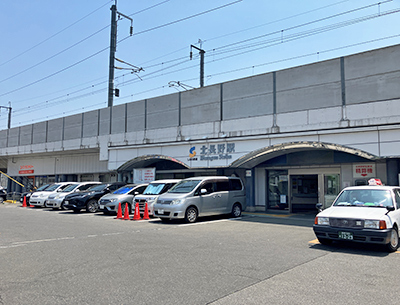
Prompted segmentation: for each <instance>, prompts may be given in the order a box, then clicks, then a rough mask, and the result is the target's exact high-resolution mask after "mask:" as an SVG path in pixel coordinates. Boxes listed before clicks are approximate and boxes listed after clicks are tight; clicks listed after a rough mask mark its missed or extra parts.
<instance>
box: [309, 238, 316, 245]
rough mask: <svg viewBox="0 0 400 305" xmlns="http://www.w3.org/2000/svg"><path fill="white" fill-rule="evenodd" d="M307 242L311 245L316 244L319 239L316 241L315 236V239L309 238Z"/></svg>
mask: <svg viewBox="0 0 400 305" xmlns="http://www.w3.org/2000/svg"><path fill="white" fill-rule="evenodd" d="M308 243H309V244H312V245H318V244H319V241H318V238H316V239H313V240H310V241H309V242H308Z"/></svg>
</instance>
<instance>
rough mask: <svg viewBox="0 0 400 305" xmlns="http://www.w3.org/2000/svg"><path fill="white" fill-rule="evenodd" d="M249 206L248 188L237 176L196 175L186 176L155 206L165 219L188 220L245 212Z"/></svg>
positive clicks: (155, 209)
mask: <svg viewBox="0 0 400 305" xmlns="http://www.w3.org/2000/svg"><path fill="white" fill-rule="evenodd" d="M245 209H246V191H245V189H244V186H243V183H242V181H241V180H240V178H237V177H220V176H213V177H193V178H188V179H184V180H182V181H181V182H179V183H178V184H176V185H175V186H174V187H173V188H171V189H170V190H169V191H168V192H167V193H165V194H163V195H160V196H159V197H158V199H157V202H156V204H155V205H154V216H156V217H160V218H161V220H162V221H167V220H170V219H185V220H186V221H187V222H195V221H196V220H197V218H198V217H200V216H209V215H218V214H229V213H230V214H232V216H233V217H239V216H241V215H242V211H243V210H245Z"/></svg>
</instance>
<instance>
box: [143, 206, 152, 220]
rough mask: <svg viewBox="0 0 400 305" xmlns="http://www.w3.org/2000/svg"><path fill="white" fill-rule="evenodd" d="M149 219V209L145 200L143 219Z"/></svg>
mask: <svg viewBox="0 0 400 305" xmlns="http://www.w3.org/2000/svg"><path fill="white" fill-rule="evenodd" d="M149 219H150V217H149V209H148V206H147V201H146V203H145V205H144V214H143V220H149Z"/></svg>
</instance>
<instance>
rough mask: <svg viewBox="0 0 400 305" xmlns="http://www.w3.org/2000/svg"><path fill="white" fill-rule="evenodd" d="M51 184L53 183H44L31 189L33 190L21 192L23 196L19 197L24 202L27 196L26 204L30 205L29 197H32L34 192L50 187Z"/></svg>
mask: <svg viewBox="0 0 400 305" xmlns="http://www.w3.org/2000/svg"><path fill="white" fill-rule="evenodd" d="M50 185H52V183H47V184H43V185H42V186H40V187H38V188H37V189H35V190H31V191H29V192H24V193H22V194H21V197H20V198H19V201H20V202H21V203H23V202H24V197H26V204H28V205H29V199H30V197H31V195H32V194H33V193H34V192H41V191H44V190H45V189H46V188H48V187H49V186H50Z"/></svg>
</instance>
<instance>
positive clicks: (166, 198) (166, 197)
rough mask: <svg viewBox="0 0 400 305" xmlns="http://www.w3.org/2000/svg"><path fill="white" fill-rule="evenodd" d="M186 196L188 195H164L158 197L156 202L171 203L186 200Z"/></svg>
mask: <svg viewBox="0 0 400 305" xmlns="http://www.w3.org/2000/svg"><path fill="white" fill-rule="evenodd" d="M188 194H190V193H183V194H182V193H179V194H178V193H165V194H163V195H160V197H158V201H159V202H160V201H172V200H176V199H182V198H186V197H188Z"/></svg>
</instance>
